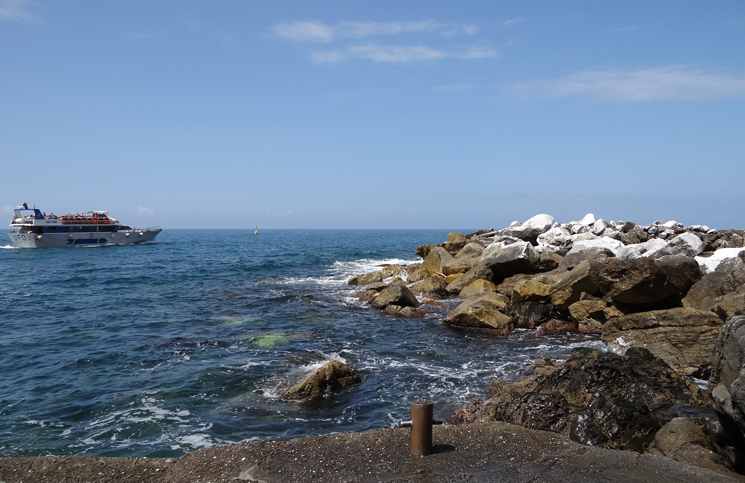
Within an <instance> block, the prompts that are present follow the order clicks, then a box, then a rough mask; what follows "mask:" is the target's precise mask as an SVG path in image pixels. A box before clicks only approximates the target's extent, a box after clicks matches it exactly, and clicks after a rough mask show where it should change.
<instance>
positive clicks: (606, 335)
mask: <svg viewBox="0 0 745 483" xmlns="http://www.w3.org/2000/svg"><path fill="white" fill-rule="evenodd" d="M721 327H722V319H720V318H719V317H717V315H716V314H714V313H713V312H707V311H703V310H696V309H686V308H674V309H669V310H654V311H650V312H640V313H636V314H629V315H623V316H621V317H615V318H613V319H611V320H609V321H608V322H606V323H605V325H604V326H603V340H604V341H605V342H606V343H607V344H608V345H609V346H610V347H611V348H615V349H625V348H626V347H628V346H629V345H631V346H635V347H644V348H646V349H648V350H649V351H650V352H651V353H652V354H654V356H655V357H659V358H660V359H662V360H663V361H665V362H666V363H667V364H668V365H669V366H670V367H672V368H673V369H675V370H676V371H678V372H682V373H684V374H688V375H693V376H696V377H699V378H704V377H708V374H709V370H710V367H711V354H712V351H713V350H714V344H715V342H716V340H717V335H718V333H719V329H720V328H721Z"/></svg>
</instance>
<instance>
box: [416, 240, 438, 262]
mask: <svg viewBox="0 0 745 483" xmlns="http://www.w3.org/2000/svg"><path fill="white" fill-rule="evenodd" d="M435 247H440V248H442V245H441V244H436V243H433V244H430V245H422V246H418V247H416V248H415V249H414V252H415V253H416V254H417V255H419V256H420V257H422V258H424V259H426V258H427V256H428V255H429V252H430V251H431V250H432V249H433V248H435Z"/></svg>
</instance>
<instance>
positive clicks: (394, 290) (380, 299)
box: [372, 285, 419, 308]
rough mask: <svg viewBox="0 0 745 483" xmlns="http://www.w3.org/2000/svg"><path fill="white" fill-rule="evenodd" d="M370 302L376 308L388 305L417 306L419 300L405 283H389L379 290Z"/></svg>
mask: <svg viewBox="0 0 745 483" xmlns="http://www.w3.org/2000/svg"><path fill="white" fill-rule="evenodd" d="M372 304H373V305H374V306H376V307H378V308H385V307H387V306H388V305H400V306H402V307H419V301H418V300H417V299H416V297H415V296H414V294H413V293H411V290H409V288H408V287H406V286H405V285H389V286H388V287H386V288H385V289H383V290H381V292H380V294H378V296H377V297H376V298H375V300H373V302H372Z"/></svg>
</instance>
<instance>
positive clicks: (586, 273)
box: [549, 260, 605, 310]
mask: <svg viewBox="0 0 745 483" xmlns="http://www.w3.org/2000/svg"><path fill="white" fill-rule="evenodd" d="M604 267H605V265H604V264H603V263H601V262H596V261H594V260H584V261H583V262H581V263H580V264H579V265H577V266H576V267H574V268H573V269H572V270H571V271H570V272H568V273H567V274H566V275H565V276H563V277H562V278H561V279H560V280H559V281H557V282H556V283H555V284H553V285H552V286H551V288H550V290H549V294H550V296H551V303H552V304H553V305H554V306H555V307H556V308H558V309H560V310H567V309H568V308H569V306H570V305H572V304H573V303H574V302H577V301H578V300H579V299H580V297H581V296H582V294H583V293H587V294H590V295H596V294H598V293H600V289H599V287H598V274H599V273H600V271H601V270H603V268H604Z"/></svg>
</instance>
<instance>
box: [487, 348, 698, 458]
mask: <svg viewBox="0 0 745 483" xmlns="http://www.w3.org/2000/svg"><path fill="white" fill-rule="evenodd" d="M528 369H529V370H526V373H525V374H524V375H523V376H521V377H520V379H518V381H517V382H515V383H513V384H510V385H508V386H505V387H503V388H502V389H501V390H500V391H499V393H498V394H496V395H495V396H493V397H492V398H491V399H489V401H488V402H487V403H486V404H485V406H484V409H483V411H482V413H481V415H479V419H487V420H488V419H496V420H500V421H511V422H518V423H519V424H523V425H525V424H526V423H527V424H529V425H534V426H533V427H536V426H540V427H541V428H544V429H548V430H551V431H557V432H562V433H569V436H570V437H571V439H573V440H574V441H578V442H581V443H584V444H590V445H598V446H603V447H606V448H615V449H631V450H635V451H643V450H644V449H645V448H646V447H647V446H648V445H649V443H651V442H652V441H653V440H654V436H655V434H656V432H657V431H658V430H659V429H660V428H661V427H662V426H663V425H664V423H665V422H667V421H666V420H664V419H663V418H658V417H657V416H658V414H659V413H662V412H664V411H665V410H667V409H669V408H671V407H682V406H686V407H688V408H690V409H689V410H690V411H692V412H694V411H695V410H696V409H698V408H704V407H705V406H706V404H707V402H708V401H707V398H706V397H705V396H704V395H703V394H702V393H701V392H700V391H699V390H698V388H696V386H694V385H693V384H691V383H690V382H688V381H687V380H686V379H685V378H683V377H681V376H679V375H678V374H677V373H676V372H675V371H673V370H672V369H671V368H670V367H669V366H668V365H667V364H665V363H664V362H663V361H662V360H660V359H658V358H655V357H654V356H653V355H652V354H651V353H650V352H649V351H647V350H646V349H643V348H635V347H632V348H630V349H629V350H628V351H627V353H626V355H625V356H620V355H617V354H613V353H598V352H596V351H591V350H589V349H584V350H575V351H573V352H572V356H571V358H570V359H569V360H568V361H567V362H566V363H564V364H563V365H562V366H555V365H553V364H551V363H550V362H549V363H541V364H537V365H534V366H531V367H529V368H528ZM537 394H542V395H545V396H541V397H536V395H537ZM667 420H669V419H667ZM532 421H535V423H533V422H532Z"/></svg>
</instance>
